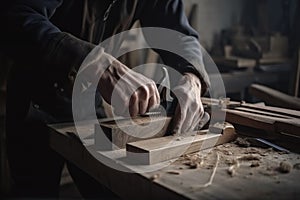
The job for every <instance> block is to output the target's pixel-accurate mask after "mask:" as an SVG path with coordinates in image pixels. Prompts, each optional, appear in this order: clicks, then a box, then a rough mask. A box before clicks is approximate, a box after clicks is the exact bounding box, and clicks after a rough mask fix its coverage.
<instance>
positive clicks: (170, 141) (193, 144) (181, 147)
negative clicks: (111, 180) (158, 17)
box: [126, 123, 236, 165]
mask: <svg viewBox="0 0 300 200" xmlns="http://www.w3.org/2000/svg"><path fill="white" fill-rule="evenodd" d="M221 128H222V130H220V131H219V132H220V133H221V134H216V133H213V132H212V131H208V130H206V131H199V132H197V133H196V135H194V136H186V137H178V136H168V137H162V138H154V139H149V140H143V141H139V142H133V143H128V144H127V145H126V151H127V157H128V158H129V159H130V160H135V162H137V163H139V164H145V165H152V164H155V163H159V162H163V161H166V160H171V159H174V158H178V157H180V156H182V155H184V154H190V153H195V152H197V151H200V150H204V149H208V148H212V147H214V146H217V145H220V144H224V143H227V142H230V141H232V140H233V139H235V137H236V134H235V130H234V127H233V126H232V125H231V124H228V123H225V124H224V126H223V125H222V127H221Z"/></svg>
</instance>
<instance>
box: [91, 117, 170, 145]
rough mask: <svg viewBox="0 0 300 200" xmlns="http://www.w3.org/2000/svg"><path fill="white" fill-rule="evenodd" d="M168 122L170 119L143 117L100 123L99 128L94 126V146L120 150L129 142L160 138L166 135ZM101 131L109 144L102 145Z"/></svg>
mask: <svg viewBox="0 0 300 200" xmlns="http://www.w3.org/2000/svg"><path fill="white" fill-rule="evenodd" d="M170 121H171V117H164V116H151V117H149V116H144V117H137V118H134V119H132V120H129V119H120V120H111V121H106V122H100V126H99V125H96V126H95V144H96V146H98V147H99V149H107V150H111V149H119V148H121V149H122V148H125V147H126V144H127V143H129V142H135V141H140V140H145V139H150V138H155V137H162V136H164V135H165V134H166V131H167V128H168V126H169V123H170ZM150 122H151V123H150ZM101 130H103V132H104V134H105V135H106V137H107V138H108V139H109V140H110V141H111V143H109V144H107V145H103V139H104V138H103V137H104V135H103V134H102V132H101Z"/></svg>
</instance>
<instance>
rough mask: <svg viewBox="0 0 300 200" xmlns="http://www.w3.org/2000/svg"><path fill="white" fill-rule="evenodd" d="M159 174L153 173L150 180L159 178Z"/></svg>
mask: <svg viewBox="0 0 300 200" xmlns="http://www.w3.org/2000/svg"><path fill="white" fill-rule="evenodd" d="M159 177H160V175H159V174H154V175H153V176H151V177H150V180H151V181H155V180H157V179H159Z"/></svg>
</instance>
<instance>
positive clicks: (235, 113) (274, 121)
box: [221, 109, 300, 137]
mask: <svg viewBox="0 0 300 200" xmlns="http://www.w3.org/2000/svg"><path fill="white" fill-rule="evenodd" d="M221 112H222V111H221ZM223 112H226V121H228V122H230V123H233V124H240V125H243V126H249V127H253V128H256V129H261V130H265V131H269V132H277V133H280V132H284V133H289V134H291V135H295V136H297V137H300V120H299V119H294V118H291V119H284V118H279V117H270V116H265V115H260V114H255V113H250V112H245V111H240V110H231V109H224V111H223Z"/></svg>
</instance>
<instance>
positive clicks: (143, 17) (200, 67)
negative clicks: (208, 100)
mask: <svg viewBox="0 0 300 200" xmlns="http://www.w3.org/2000/svg"><path fill="white" fill-rule="evenodd" d="M142 6H143V8H142V10H143V11H142V12H141V13H140V23H141V26H142V27H161V28H166V29H171V30H175V31H178V32H180V33H181V34H182V35H183V36H182V35H181V36H176V33H175V34H172V33H171V34H168V35H166V34H165V35H164V34H161V33H155V32H150V33H145V32H144V36H145V39H146V41H147V43H148V44H149V45H150V46H155V45H156V44H155V43H165V44H166V46H169V47H170V48H171V49H172V48H173V49H174V50H175V51H174V52H173V53H171V52H169V51H165V50H161V49H155V51H157V52H158V53H159V55H160V56H161V58H162V59H163V61H164V63H165V64H166V65H168V66H171V67H173V68H175V69H176V70H177V71H179V72H180V73H185V72H191V73H194V74H195V75H197V76H198V77H199V78H200V80H201V82H202V88H203V90H202V93H204V92H205V91H206V89H207V88H208V87H209V85H210V82H209V77H208V75H207V72H206V70H205V67H204V64H203V58H202V53H201V46H200V44H199V42H198V34H197V32H196V31H195V30H194V29H193V28H192V27H191V26H190V25H189V22H188V20H187V17H186V15H185V12H184V6H183V3H182V1H181V0H153V1H147V0H145V2H144V5H142ZM163 32H165V31H163ZM165 33H168V32H165ZM175 52H176V53H175ZM176 54H179V55H176Z"/></svg>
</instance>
